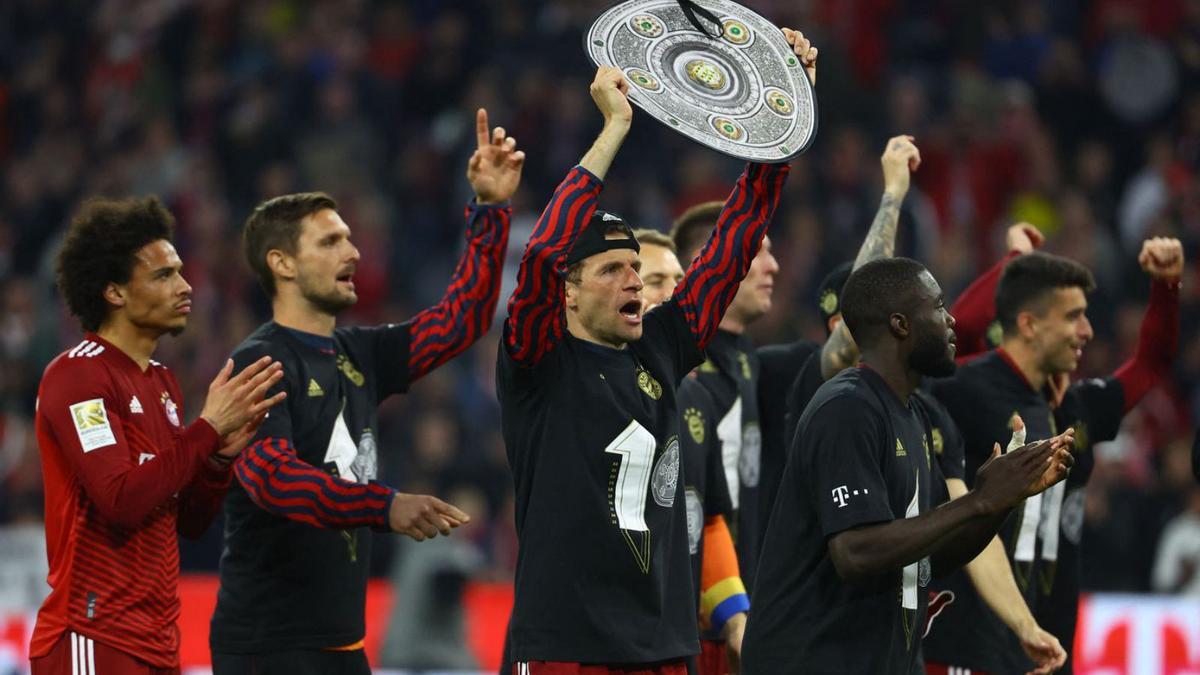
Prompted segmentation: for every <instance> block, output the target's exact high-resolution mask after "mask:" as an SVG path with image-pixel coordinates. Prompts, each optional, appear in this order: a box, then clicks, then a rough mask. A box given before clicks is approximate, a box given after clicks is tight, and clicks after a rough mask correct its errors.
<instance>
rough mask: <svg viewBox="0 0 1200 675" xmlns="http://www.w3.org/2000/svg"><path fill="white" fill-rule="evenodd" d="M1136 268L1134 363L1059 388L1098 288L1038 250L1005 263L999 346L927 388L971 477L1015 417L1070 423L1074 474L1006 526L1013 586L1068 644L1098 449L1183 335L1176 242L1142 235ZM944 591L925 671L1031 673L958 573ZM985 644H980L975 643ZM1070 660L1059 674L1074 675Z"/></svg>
mask: <svg viewBox="0 0 1200 675" xmlns="http://www.w3.org/2000/svg"><path fill="white" fill-rule="evenodd" d="M1138 262H1139V264H1140V265H1141V266H1142V269H1143V270H1145V272H1146V274H1147V275H1148V276H1149V277H1150V279H1151V283H1150V304H1149V306H1148V307H1147V309H1146V314H1145V317H1144V318H1143V319H1142V326H1141V332H1140V334H1139V338H1138V345H1137V348H1136V350H1135V351H1134V354H1133V356H1132V357H1131V358H1130V359H1129V360H1128V361H1126V362H1125V363H1124V364H1123V365H1122V366H1121V367H1120V368H1118V369H1117V371H1116V372H1115V373H1113V374H1112V375H1111V376H1109V377H1106V378H1101V379H1090V380H1084V381H1081V382H1076V383H1074V384H1072V385H1070V386H1069V387H1067V388H1061V387H1056V386H1055V384H1056V382H1057V381H1060V380H1061V376H1064V375H1067V374H1069V373H1071V372H1072V371H1074V370H1075V369H1076V367H1077V366H1078V364H1079V359H1080V357H1081V355H1082V353H1083V347H1084V346H1085V345H1086V344H1087V342H1088V341H1089V340H1091V338H1092V327H1091V324H1090V323H1089V322H1088V319H1087V314H1086V311H1087V293H1088V292H1090V291H1091V290H1092V289H1093V287H1094V282H1093V279H1092V275H1091V272H1089V271H1088V270H1087V268H1085V267H1083V266H1082V265H1080V264H1078V263H1076V262H1074V261H1071V260H1068V259H1066V258H1061V257H1058V256H1052V255H1047V254H1044V253H1031V254H1029V255H1023V256H1019V257H1017V258H1015V259H1013V260H1012V261H1011V262H1009V263H1008V265H1007V267H1006V268H1005V269H1004V273H1003V276H1002V277H1001V279H1000V284H999V287H998V288H997V289H996V296H995V297H996V316H997V317H998V319H999V321H1000V326H1001V329H1002V330H1003V339H1002V342H1001V345H1000V347H999V348H997V349H996V350H994V351H991V352H989V353H988V354H987V355H985V356H983V357H980V358H979V359H976V360H974V361H971V362H970V363H968V364H966V365H964V366H963V367H962V368H961V369H960V370H959V372H958V373H957V374H956V375H955V376H954V377H953V378H951V379H948V380H945V381H942V382H938V383H936V384H935V387H934V393H935V394H936V395H937V397H938V398H939V399H941V401H942V402H943V403H944V404H945V405H946V408H947V409H949V411H950V413H951V415H952V416H953V417H954V420H955V421H956V422H957V423H958V426H959V428H960V429H961V430H962V434H963V437H964V439H965V442H966V455H967V472H966V481H967V484H968V485H971V484H972V483H973V481H977V480H978V478H976V471H977V469H978V467H979V466H980V464H982V463H983V461H984V460H985V459H986V458H985V457H983V456H982V454H981V453H980V451H979V449H978V447H977V446H978V444H979V443H980V442H983V441H984V440H985V439H988V438H991V437H992V436H996V435H998V434H1002V433H1005V432H1006V429H1007V424H1008V419H1009V417H1010V416H1011V415H1012V414H1013V412H1014V411H1015V412H1017V413H1018V414H1020V416H1021V417H1022V418H1023V419H1024V420H1025V424H1026V425H1027V434H1028V437H1029V438H1033V439H1037V438H1048V437H1050V436H1051V435H1053V434H1054V433H1056V432H1057V431H1058V430H1061V429H1064V428H1066V427H1068V426H1072V427H1075V428H1076V430H1077V432H1076V436H1075V443H1076V446H1077V454H1078V457H1079V464H1078V465H1077V466H1076V468H1075V469H1074V470H1073V471H1072V472H1071V477H1070V479H1069V480H1068V481H1067V482H1065V483H1064V484H1062V485H1059V486H1056V487H1055V488H1054V489H1053V490H1051V491H1049V492H1047V493H1046V494H1044V495H1042V496H1041V497H1035V498H1033V499H1031V500H1029V501H1028V502H1026V503H1025V506H1024V507H1023V508H1022V509H1021V511H1020V513H1019V517H1018V518H1014V519H1013V520H1012V522H1011V523H1010V524H1009V525H1008V526H1007V527H1005V528H1004V530H1002V531H1001V536H1002V538H1003V540H1004V544H1005V549H1006V551H1007V552H1008V554H1009V559H1010V563H1011V566H1012V571H1013V575H1014V576H1015V578H1016V581H1017V584H1018V585H1019V586H1020V588H1021V590H1022V591H1023V592H1024V594H1025V597H1026V599H1027V601H1028V603H1029V605H1030V606H1031V607H1033V610H1034V617H1035V618H1036V619H1037V622H1038V623H1039V624H1040V625H1041V626H1042V627H1043V628H1045V629H1046V630H1047V631H1049V632H1050V633H1051V634H1052V635H1054V636H1056V637H1057V638H1058V639H1059V640H1060V641H1061V642H1062V644H1064V645H1068V646H1071V645H1073V644H1074V640H1075V621H1076V616H1077V612H1078V600H1079V577H1080V574H1081V568H1080V564H1081V561H1080V557H1079V555H1080V552H1079V542H1080V530H1081V525H1082V518H1083V500H1084V494H1085V487H1086V484H1087V479H1088V477H1089V475H1090V473H1091V469H1092V467H1093V465H1094V461H1095V460H1094V457H1093V454H1092V452H1091V449H1092V446H1093V444H1095V443H1100V442H1103V441H1107V440H1111V439H1113V438H1114V437H1115V436H1116V434H1117V431H1118V429H1119V428H1120V423H1121V418H1122V417H1123V416H1124V414H1125V413H1126V412H1128V411H1129V410H1130V409H1131V408H1133V406H1135V405H1137V403H1138V401H1140V400H1141V398H1142V397H1143V396H1144V395H1145V394H1146V392H1148V391H1149V390H1150V389H1151V388H1152V387H1153V386H1154V385H1155V384H1157V383H1158V382H1159V381H1160V380H1161V379H1162V378H1164V377H1165V376H1166V375H1167V373H1168V372H1169V370H1170V365H1171V359H1172V357H1173V355H1174V353H1175V348H1176V341H1177V338H1178V332H1179V284H1180V278H1181V277H1182V274H1183V263H1184V260H1183V248H1182V245H1181V244H1180V243H1179V241H1178V240H1176V239H1162V238H1155V239H1149V240H1147V241H1146V242H1145V243H1144V244H1143V246H1142V250H1141V253H1140V254H1139V256H1138ZM938 588H939V589H946V590H951V591H952V592H954V594H955V596H956V600H955V602H954V603H952V604H951V605H949V606H948V607H946V608H945V610H944V611H943V613H942V616H941V618H940V619H939V620H938V621H936V622H934V623H933V625H932V626H931V629H930V632H929V636H928V637H927V638H926V640H925V656H926V659H927V661H928V662H929V665H930V667H929V672H933V673H944V672H947V671H948V670H949V671H954V670H955V669H957V668H967V669H970V670H972V671H977V672H987V673H1010V672H1018V671H1019V672H1026V671H1028V670H1029V669H1030V662H1029V660H1028V659H1026V658H1025V655H1024V652H1023V651H1022V650H1021V649H1020V647H1019V646H1017V645H1014V644H1013V639H1014V638H1013V636H1012V635H1011V634H1009V633H1008V631H1006V630H1005V628H1004V626H1003V625H1001V623H1000V621H999V620H998V618H997V617H996V616H995V615H994V614H992V613H991V612H989V611H987V610H985V609H983V607H982V606H981V604H980V602H979V600H980V598H979V595H978V594H977V593H976V592H975V590H974V589H973V588H971V587H970V585H969V584H967V583H966V580H965V579H963V578H961V577H960V576H957V575H956V576H955V577H952V578H950V579H947V580H946V581H945V582H944V583H941V584H939V586H938ZM980 645H987V648H986V649H984V648H981V647H980ZM1070 670H1071V662H1070V660H1067V662H1066V666H1065V671H1066V672H1070Z"/></svg>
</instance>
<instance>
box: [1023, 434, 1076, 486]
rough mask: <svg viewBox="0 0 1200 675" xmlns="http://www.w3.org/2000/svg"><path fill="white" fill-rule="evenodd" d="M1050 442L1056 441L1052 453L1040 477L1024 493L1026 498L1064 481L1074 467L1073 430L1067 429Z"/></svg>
mask: <svg viewBox="0 0 1200 675" xmlns="http://www.w3.org/2000/svg"><path fill="white" fill-rule="evenodd" d="M1050 440H1051V441H1057V445H1056V447H1055V448H1054V453H1053V454H1052V455H1051V456H1050V459H1049V460H1048V461H1047V462H1046V463H1045V464H1043V466H1042V475H1040V476H1038V478H1037V480H1035V481H1033V482H1031V483H1030V484H1029V487H1028V488H1027V489H1026V491H1025V496H1026V497H1032V496H1033V495H1036V494H1038V493H1040V492H1044V491H1045V490H1048V489H1050V487H1051V486H1053V485H1054V484H1055V483H1058V482H1059V481H1061V480H1065V479H1066V477H1067V473H1068V472H1069V471H1070V470H1071V467H1072V466H1074V465H1075V455H1074V454H1072V453H1073V452H1074V451H1075V429H1067V430H1066V431H1064V432H1062V433H1061V434H1059V435H1057V436H1055V437H1054V438H1052V439H1050Z"/></svg>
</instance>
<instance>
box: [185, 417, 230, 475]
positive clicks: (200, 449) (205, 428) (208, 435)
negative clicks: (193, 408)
mask: <svg viewBox="0 0 1200 675" xmlns="http://www.w3.org/2000/svg"><path fill="white" fill-rule="evenodd" d="M183 442H184V443H186V444H187V445H188V446H189V447H191V448H194V449H195V451H196V454H197V455H199V456H200V458H201V459H203V460H207V459H208V456H209V455H211V454H213V453H214V452H216V451H217V450H219V449H220V447H221V445H220V444H221V436H220V435H219V434H217V430H216V428H214V427H213V425H211V424H209V423H208V420H206V419H204V418H203V417H198V418H196V421H195V422H192V423H191V424H189V425H188V426H187V428H186V429H184V430H183ZM207 463H208V462H207V461H206V462H205V464H207Z"/></svg>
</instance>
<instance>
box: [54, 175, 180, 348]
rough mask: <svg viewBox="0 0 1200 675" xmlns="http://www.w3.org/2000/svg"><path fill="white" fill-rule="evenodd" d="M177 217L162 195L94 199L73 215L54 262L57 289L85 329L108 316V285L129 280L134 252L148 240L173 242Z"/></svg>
mask: <svg viewBox="0 0 1200 675" xmlns="http://www.w3.org/2000/svg"><path fill="white" fill-rule="evenodd" d="M174 231H175V218H174V216H172V215H171V212H170V211H168V210H167V207H165V206H163V203H162V202H160V201H159V200H158V197H153V196H151V197H143V198H140V199H138V198H134V197H130V198H127V199H106V198H100V197H97V198H93V199H89V200H88V201H86V202H84V204H83V206H81V207H80V208H79V211H77V212H76V213H75V216H74V217H73V218H72V219H71V225H70V227H69V228H68V229H67V235H66V237H65V238H64V239H63V244H62V248H61V249H59V251H58V258H57V260H56V261H55V278H56V281H57V283H58V292H59V293H61V294H62V297H63V300H64V301H66V303H67V308H68V309H69V310H70V311H71V314H73V315H75V316H76V317H78V318H79V323H80V324H81V325H82V326H83V329H84V330H86V331H95V330H98V329H99V328H100V324H102V323H104V319H105V317H107V316H108V311H109V305H108V301H107V300H105V299H104V289H105V288H106V287H107V286H108V285H109V284H112V283H115V284H124V283H128V281H129V279H130V277H131V276H132V275H133V265H134V262H135V257H134V256H135V255H137V252H138V251H139V250H141V248H142V247H143V246H145V245H146V244H149V243H152V242H155V241H158V240H160V239H165V240H167V241H171V237H172V236H173V234H174Z"/></svg>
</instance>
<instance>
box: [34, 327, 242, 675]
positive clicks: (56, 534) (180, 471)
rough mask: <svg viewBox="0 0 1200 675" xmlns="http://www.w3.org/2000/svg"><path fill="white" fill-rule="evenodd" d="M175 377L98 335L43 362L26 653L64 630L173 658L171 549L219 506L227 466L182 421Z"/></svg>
mask: <svg viewBox="0 0 1200 675" xmlns="http://www.w3.org/2000/svg"><path fill="white" fill-rule="evenodd" d="M182 403H183V402H182V400H181V395H180V390H179V384H178V383H177V382H176V381H175V376H174V375H172V374H171V372H170V371H169V370H167V368H166V367H165V366H163V365H162V364H159V363H157V362H155V361H151V362H150V365H149V366H148V367H147V368H146V370H145V371H143V370H142V369H141V367H140V366H139V365H138V364H137V363H136V362H135V361H134V360H133V359H131V358H130V357H129V356H127V355H126V354H125V353H124V352H122V351H121V350H120V349H118V348H117V347H115V346H113V345H112V344H111V343H109V342H106V341H105V340H104V339H102V338H100V337H99V336H97V335H95V334H90V333H89V334H88V335H86V336H85V339H84V341H83V342H81V343H80V344H78V345H77V346H75V347H74V348H72V349H70V350H68V351H66V352H63V353H62V354H60V355H59V356H58V357H57V358H56V359H54V361H52V362H51V363H50V365H49V366H47V367H46V372H45V374H44V375H43V376H42V382H41V386H40V388H39V390H38V407H37V415H36V427H37V438H38V446H39V447H40V449H41V455H42V473H43V480H44V482H45V491H46V548H47V553H48V557H49V559H50V576H49V579H48V581H49V584H50V588H51V592H50V596H49V597H47V598H46V601H45V602H44V603H43V604H42V608H41V610H40V611H39V612H38V618H37V624H36V626H35V627H34V631H33V640H32V643H31V645H30V648H29V653H30V656H31V657H34V658H36V657H39V656H44V655H45V654H47V653H48V652H49V651H50V649H51V648H52V647H53V646H54V643H55V641H57V640H58V638H59V636H60V635H61V634H62V633H63V631H66V630H72V631H74V632H76V633H79V634H81V635H85V636H87V637H89V638H92V639H94V640H95V641H96V642H99V643H102V644H106V645H108V646H111V647H114V648H116V649H119V650H121V651H124V652H127V653H129V654H131V655H133V656H135V657H137V658H139V659H141V660H143V661H145V662H147V663H149V664H151V665H153V666H156V667H162V668H170V667H177V666H178V665H179V629H178V627H177V626H176V620H177V618H178V617H179V594H178V591H177V586H178V582H179V545H178V541H177V540H176V532H178V533H180V534H183V535H185V536H193V537H198V536H199V535H200V534H202V533H203V532H204V530H205V529H207V527H208V525H209V524H210V523H211V522H212V519H213V517H214V516H215V515H216V513H217V510H218V509H219V508H220V503H221V499H222V497H223V495H224V493H225V489H226V488H227V487H228V485H229V479H230V475H231V472H230V471H228V470H218V469H215V468H214V467H213V466H212V465H211V464H210V463H209V462H208V457H209V456H210V455H211V454H212V453H214V452H216V450H217V448H218V443H219V438H218V436H217V433H216V431H215V430H214V429H213V427H212V426H211V425H209V423H208V422H206V421H204V420H196V421H195V422H194V423H192V424H190V425H188V426H186V427H185V426H183V406H182Z"/></svg>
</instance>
